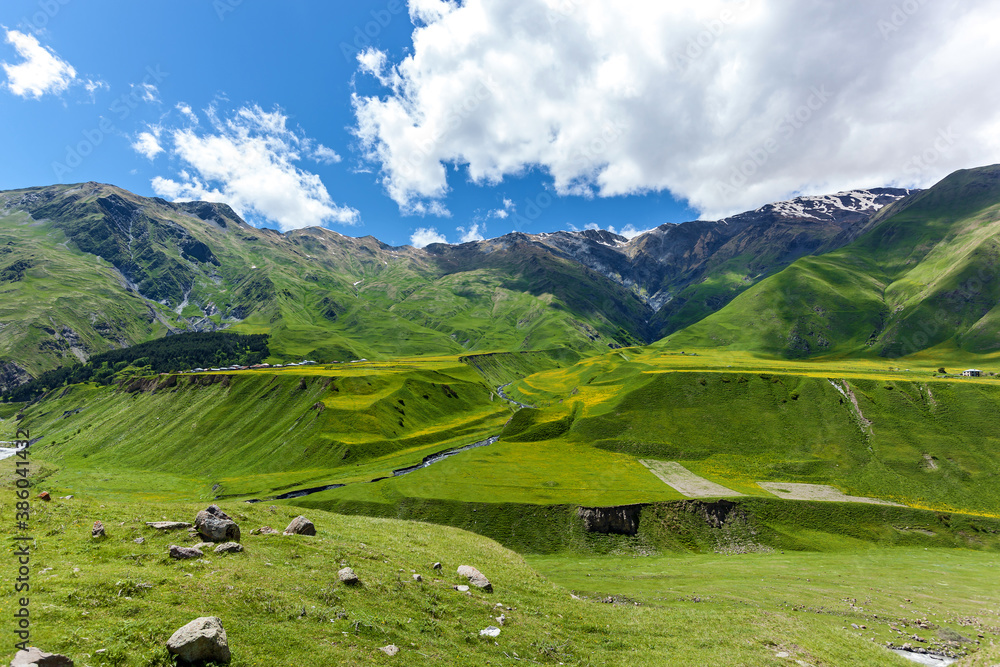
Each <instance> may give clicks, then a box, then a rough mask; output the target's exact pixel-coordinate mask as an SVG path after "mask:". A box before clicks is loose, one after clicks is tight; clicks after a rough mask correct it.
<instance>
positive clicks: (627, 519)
mask: <svg viewBox="0 0 1000 667" xmlns="http://www.w3.org/2000/svg"><path fill="white" fill-rule="evenodd" d="M642 508H643V505H620V506H618V507H580V508H577V510H576V514H577V516H579V517H580V519H582V520H583V528H584V530H586V531H587V532H588V533H602V534H604V535H635V534H636V533H638V532H639V519H640V518H641V516H642Z"/></svg>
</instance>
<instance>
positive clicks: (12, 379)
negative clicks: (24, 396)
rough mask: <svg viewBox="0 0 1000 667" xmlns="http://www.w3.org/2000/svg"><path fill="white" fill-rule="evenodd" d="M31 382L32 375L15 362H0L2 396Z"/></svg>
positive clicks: (0, 391)
mask: <svg viewBox="0 0 1000 667" xmlns="http://www.w3.org/2000/svg"><path fill="white" fill-rule="evenodd" d="M29 380H31V374H29V373H28V371H26V370H24V369H23V368H21V367H20V366H18V365H17V364H15V363H14V362H13V361H5V362H0V394H2V393H4V392H6V391H8V390H10V389H13V388H14V387H19V386H21V385H22V384H24V383H25V382H28V381H29Z"/></svg>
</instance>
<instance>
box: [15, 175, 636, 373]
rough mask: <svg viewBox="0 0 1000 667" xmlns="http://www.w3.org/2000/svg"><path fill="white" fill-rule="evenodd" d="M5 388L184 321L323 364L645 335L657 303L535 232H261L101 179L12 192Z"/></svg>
mask: <svg viewBox="0 0 1000 667" xmlns="http://www.w3.org/2000/svg"><path fill="white" fill-rule="evenodd" d="M0 248H2V250H0V253H2V254H0V290H2V291H3V293H4V297H5V298H4V303H3V305H2V306H0V361H2V362H3V365H2V368H0V384H3V385H4V386H5V387H6V386H11V385H14V384H17V383H19V382H23V381H24V380H25V379H26V377H27V376H28V375H29V374H30V375H32V376H37V374H38V373H40V372H41V371H44V370H47V369H50V368H53V367H56V366H58V365H62V364H65V363H67V362H68V361H74V360H76V359H85V358H87V357H88V356H89V355H92V354H95V353H98V352H102V351H106V350H108V349H114V348H119V347H122V346H127V345H132V344H135V343H138V342H142V341H145V340H149V339H151V338H155V337H159V336H162V335H165V334H168V333H172V332H178V331H204V330H216V329H220V328H233V329H235V330H237V331H240V332H244V333H268V334H270V335H271V336H272V340H271V349H272V351H273V352H274V353H275V355H276V358H279V359H283V358H291V357H299V358H301V357H303V356H309V357H314V358H318V359H319V360H322V361H326V360H347V359H353V358H359V357H365V358H379V357H381V358H385V357H396V356H400V355H412V354H428V355H433V354H441V353H450V354H456V353H458V354H460V353H463V352H467V351H491V350H497V349H507V350H518V349H524V350H530V349H544V348H552V347H557V346H565V347H568V348H572V349H576V350H578V351H588V350H589V351H594V350H601V349H604V350H606V349H607V348H608V346H609V345H611V346H617V345H619V344H630V343H632V342H636V341H641V340H644V339H645V336H646V331H645V327H646V324H645V322H646V320H647V319H648V316H649V314H650V312H649V308H648V306H646V305H645V304H643V303H642V302H641V301H640V300H639V299H638V298H637V297H636V296H634V295H632V294H631V293H630V292H629V291H628V290H627V289H626V288H625V287H623V286H621V285H618V284H616V283H614V282H613V281H611V280H608V279H607V278H604V277H603V276H601V275H599V274H598V273H596V272H594V271H592V270H591V269H588V268H586V267H584V266H582V265H580V264H579V263H575V262H572V261H570V260H567V259H565V258H559V257H556V256H555V255H553V254H552V253H551V252H547V251H545V250H544V249H541V248H537V247H534V246H532V245H531V244H530V243H528V242H527V240H526V238H525V237H523V236H522V235H511V236H509V237H504V238H503V239H497V240H494V241H490V242H483V243H478V244H465V245H462V246H445V245H436V246H431V247H429V248H427V249H424V250H418V249H415V248H412V247H409V246H404V247H398V248H396V247H391V246H388V245H385V244H383V243H381V242H379V241H378V240H376V239H374V238H372V237H364V238H350V237H346V236H343V235H341V234H338V233H336V232H333V231H329V230H323V229H315V228H312V229H304V230H298V231H294V232H290V233H287V234H279V233H277V232H274V231H273V230H267V229H256V228H254V227H252V226H250V225H247V224H246V223H244V222H243V221H241V220H240V219H239V218H238V217H237V216H236V215H235V214H234V213H233V212H232V210H231V209H229V208H228V207H227V206H225V205H220V204H209V203H205V202H193V203H186V204H184V203H181V204H171V203H168V202H166V201H163V200H161V199H148V198H143V197H138V196H136V195H134V194H131V193H128V192H126V191H124V190H121V189H118V188H115V187H113V186H108V185H101V184H97V183H87V184H82V185H74V186H52V187H46V188H32V189H27V190H17V191H10V192H5V193H0Z"/></svg>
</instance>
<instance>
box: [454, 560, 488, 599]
mask: <svg viewBox="0 0 1000 667" xmlns="http://www.w3.org/2000/svg"><path fill="white" fill-rule="evenodd" d="M458 576H460V577H465V578H467V579H468V580H469V583H470V584H472V585H473V586H475V587H476V588H481V589H482V590H484V591H486V592H487V593H492V592H493V584H491V583H490V580H489V579H487V578H486V577H485V576H484V575H483V573H482V572H480V571H479V570H477V569H476V568H474V567H472V566H471V565H461V566H459V568H458Z"/></svg>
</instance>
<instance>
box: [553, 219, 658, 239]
mask: <svg viewBox="0 0 1000 667" xmlns="http://www.w3.org/2000/svg"><path fill="white" fill-rule="evenodd" d="M569 228H570V231H574V232H576V231H579V230H578V229H577V228H576V227H575V226H573V225H570V226H569ZM583 228H584V229H589V230H594V231H596V230H599V229H602V227H601V226H600V225H598V224H597V223H596V222H588V223H587V224H586V225H584V226H583ZM603 229H606V230H607V231H609V232H611V233H612V234H617V235H618V236H624V237H625V238H627V239H629V240H630V241H631V240H632V239H634V238H635V237H636V236H639V235H640V234H645V233H646V232H648V231H649V230H648V229H637V228H636V226H635V225H633V224H631V223H629V224H627V225H625V226H624V227H622V228H621V230H618V229H615V226H614V225H608V226H607V227H604V228H603Z"/></svg>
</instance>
